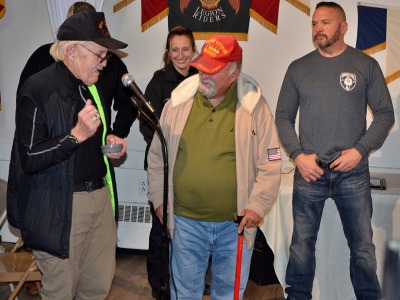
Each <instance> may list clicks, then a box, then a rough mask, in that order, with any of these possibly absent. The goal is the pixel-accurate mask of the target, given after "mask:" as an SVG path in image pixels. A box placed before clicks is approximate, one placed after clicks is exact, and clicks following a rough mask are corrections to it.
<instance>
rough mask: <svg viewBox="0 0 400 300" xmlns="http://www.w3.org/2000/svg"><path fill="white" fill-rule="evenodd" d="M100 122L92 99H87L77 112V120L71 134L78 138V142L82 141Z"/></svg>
mask: <svg viewBox="0 0 400 300" xmlns="http://www.w3.org/2000/svg"><path fill="white" fill-rule="evenodd" d="M100 124H101V120H100V115H99V112H98V111H97V109H96V107H95V106H94V105H93V102H92V100H87V101H86V105H85V107H84V108H82V110H81V111H80V112H79V113H78V122H77V123H76V125H75V127H74V128H72V130H71V134H72V135H73V136H75V137H76V138H77V139H78V141H79V143H82V142H84V141H86V140H87V139H88V138H90V137H92V136H93V135H94V134H95V133H96V131H97V128H98V127H99V126H100Z"/></svg>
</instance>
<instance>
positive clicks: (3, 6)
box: [0, 0, 6, 19]
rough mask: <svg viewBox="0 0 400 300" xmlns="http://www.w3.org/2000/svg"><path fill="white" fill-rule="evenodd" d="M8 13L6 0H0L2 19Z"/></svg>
mask: <svg viewBox="0 0 400 300" xmlns="http://www.w3.org/2000/svg"><path fill="white" fill-rule="evenodd" d="M5 13H6V0H0V19H1V18H2V17H3V16H4V14H5Z"/></svg>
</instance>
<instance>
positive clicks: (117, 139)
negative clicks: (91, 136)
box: [105, 134, 127, 159]
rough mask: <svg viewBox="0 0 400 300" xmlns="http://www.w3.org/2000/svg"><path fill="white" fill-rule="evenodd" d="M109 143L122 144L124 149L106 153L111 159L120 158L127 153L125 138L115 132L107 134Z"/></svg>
mask: <svg viewBox="0 0 400 300" xmlns="http://www.w3.org/2000/svg"><path fill="white" fill-rule="evenodd" d="M107 144H121V145H122V150H121V151H120V152H112V153H106V154H105V155H106V156H107V157H108V158H111V159H118V158H120V157H121V156H123V155H124V154H125V153H126V149H127V146H126V142H125V140H124V139H122V138H120V137H118V136H116V135H115V134H109V135H107Z"/></svg>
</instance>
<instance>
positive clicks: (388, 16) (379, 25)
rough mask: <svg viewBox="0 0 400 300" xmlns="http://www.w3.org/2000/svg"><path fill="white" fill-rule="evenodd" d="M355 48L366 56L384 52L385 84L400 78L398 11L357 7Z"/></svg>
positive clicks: (399, 18) (399, 19)
mask: <svg viewBox="0 0 400 300" xmlns="http://www.w3.org/2000/svg"><path fill="white" fill-rule="evenodd" d="M357 10H358V32H357V42H356V48H357V49H360V50H362V51H363V52H364V53H366V54H368V55H372V54H374V53H377V52H379V51H384V50H386V71H385V77H386V83H388V84H389V83H390V82H392V81H394V80H396V79H397V78H400V61H399V57H400V35H399V32H400V10H399V9H395V8H381V7H369V6H364V5H358V6H357Z"/></svg>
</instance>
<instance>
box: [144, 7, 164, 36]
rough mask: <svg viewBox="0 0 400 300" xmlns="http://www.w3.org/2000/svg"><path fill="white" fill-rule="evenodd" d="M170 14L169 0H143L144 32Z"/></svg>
mask: <svg viewBox="0 0 400 300" xmlns="http://www.w3.org/2000/svg"><path fill="white" fill-rule="evenodd" d="M166 16H168V0H157V1H155V0H142V32H143V31H145V30H146V29H148V28H150V27H151V26H153V25H154V24H156V23H158V22H159V21H161V20H162V19H164V18H165V17H166Z"/></svg>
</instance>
